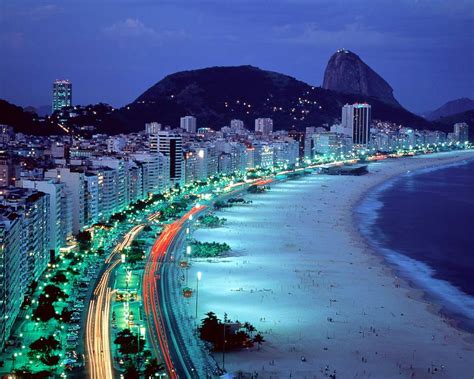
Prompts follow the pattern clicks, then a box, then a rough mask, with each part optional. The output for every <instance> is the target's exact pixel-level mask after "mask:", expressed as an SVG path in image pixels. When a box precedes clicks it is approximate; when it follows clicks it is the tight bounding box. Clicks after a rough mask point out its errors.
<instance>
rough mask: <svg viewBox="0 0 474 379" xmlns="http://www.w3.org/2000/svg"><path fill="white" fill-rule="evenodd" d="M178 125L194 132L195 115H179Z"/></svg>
mask: <svg viewBox="0 0 474 379" xmlns="http://www.w3.org/2000/svg"><path fill="white" fill-rule="evenodd" d="M180 127H181V129H183V130H186V131H187V132H188V133H196V117H193V116H184V117H181V120H180Z"/></svg>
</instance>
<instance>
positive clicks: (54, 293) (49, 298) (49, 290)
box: [38, 284, 69, 304]
mask: <svg viewBox="0 0 474 379" xmlns="http://www.w3.org/2000/svg"><path fill="white" fill-rule="evenodd" d="M68 297H69V296H68V295H66V293H64V292H63V291H62V290H61V289H60V288H59V287H58V286H56V285H54V284H49V285H47V286H46V287H44V290H43V293H42V294H41V295H40V296H39V298H38V301H39V303H40V304H43V303H50V304H52V303H54V302H55V301H57V300H58V299H60V298H61V299H67V298H68Z"/></svg>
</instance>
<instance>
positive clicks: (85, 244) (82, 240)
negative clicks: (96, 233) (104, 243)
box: [76, 230, 92, 250]
mask: <svg viewBox="0 0 474 379" xmlns="http://www.w3.org/2000/svg"><path fill="white" fill-rule="evenodd" d="M76 241H77V242H78V243H79V248H80V249H81V250H89V249H90V246H91V241H92V235H91V233H90V232H89V231H88V230H84V231H82V232H79V233H77V235H76Z"/></svg>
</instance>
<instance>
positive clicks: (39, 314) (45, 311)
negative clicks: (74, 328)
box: [33, 303, 56, 322]
mask: <svg viewBox="0 0 474 379" xmlns="http://www.w3.org/2000/svg"><path fill="white" fill-rule="evenodd" d="M55 317H56V310H55V309H54V306H53V304H51V303H39V304H38V306H37V307H36V309H35V310H34V312H33V318H34V319H36V320H39V321H41V322H48V321H49V320H51V319H52V318H55Z"/></svg>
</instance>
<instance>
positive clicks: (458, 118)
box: [433, 109, 474, 141]
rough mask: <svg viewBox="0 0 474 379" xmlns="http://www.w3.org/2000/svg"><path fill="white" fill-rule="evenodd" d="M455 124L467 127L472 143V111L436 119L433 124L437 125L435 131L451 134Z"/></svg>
mask: <svg viewBox="0 0 474 379" xmlns="http://www.w3.org/2000/svg"><path fill="white" fill-rule="evenodd" d="M457 122H465V123H466V124H468V125H469V136H470V137H469V138H470V139H471V140H473V141H474V109H471V110H469V111H465V112H461V113H456V114H453V115H450V116H446V117H441V118H438V119H437V120H436V121H434V122H433V123H434V124H435V125H437V129H440V130H444V131H446V132H452V131H453V125H454V124H455V123H457Z"/></svg>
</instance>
